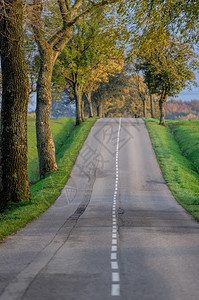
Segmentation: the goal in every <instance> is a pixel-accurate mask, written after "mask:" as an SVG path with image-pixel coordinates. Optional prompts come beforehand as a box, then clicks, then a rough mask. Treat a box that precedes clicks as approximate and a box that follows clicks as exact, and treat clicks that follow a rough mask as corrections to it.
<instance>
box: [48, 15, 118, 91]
mask: <svg viewBox="0 0 199 300" xmlns="http://www.w3.org/2000/svg"><path fill="white" fill-rule="evenodd" d="M113 22H114V18H113V17H110V16H109V15H108V16H107V14H105V13H102V14H101V15H100V16H99V15H92V16H91V17H90V18H87V19H86V20H83V21H81V22H79V23H78V24H77V25H76V26H75V27H74V30H73V34H72V38H71V40H70V41H69V43H68V45H67V47H66V48H65V49H64V51H63V52H62V54H61V55H60V56H59V58H58V61H57V63H56V65H55V68H54V76H53V83H54V86H55V87H56V88H57V86H58V87H60V90H61V89H63V88H65V87H68V88H69V89H70V88H71V89H72V91H73V93H74V85H75V83H77V84H78V85H79V86H81V87H82V92H84V93H87V92H88V91H89V90H93V89H95V86H96V85H97V84H98V83H99V82H101V81H106V80H107V78H108V76H109V75H110V74H111V73H113V72H116V71H117V70H121V68H122V67H123V60H122V58H123V50H122V49H119V48H118V43H117V36H118V32H117V31H114V29H113ZM116 46H117V47H116Z"/></svg>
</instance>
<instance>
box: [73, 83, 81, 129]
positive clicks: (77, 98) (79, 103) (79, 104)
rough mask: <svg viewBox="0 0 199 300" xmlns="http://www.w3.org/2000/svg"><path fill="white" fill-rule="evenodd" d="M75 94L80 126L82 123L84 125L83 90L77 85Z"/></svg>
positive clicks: (77, 119)
mask: <svg viewBox="0 0 199 300" xmlns="http://www.w3.org/2000/svg"><path fill="white" fill-rule="evenodd" d="M74 92H75V102H76V125H79V124H80V123H82V107H81V104H82V90H81V89H80V87H79V86H78V84H77V83H75V87H74Z"/></svg>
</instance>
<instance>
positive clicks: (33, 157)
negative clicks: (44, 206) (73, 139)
mask: <svg viewBox="0 0 199 300" xmlns="http://www.w3.org/2000/svg"><path fill="white" fill-rule="evenodd" d="M74 127H75V120H74V119H70V118H60V119H58V120H53V119H52V120H51V131H52V136H53V140H54V143H55V149H56V154H58V153H59V151H60V148H61V147H62V145H63V144H64V142H65V140H66V138H67V136H68V135H69V134H70V132H71V131H72V130H73V128H74ZM28 178H29V181H30V182H35V181H38V180H39V162H38V157H37V142H36V129H35V116H34V115H29V116H28Z"/></svg>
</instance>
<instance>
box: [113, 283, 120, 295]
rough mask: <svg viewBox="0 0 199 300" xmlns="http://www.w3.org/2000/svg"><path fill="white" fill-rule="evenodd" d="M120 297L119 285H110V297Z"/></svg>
mask: <svg viewBox="0 0 199 300" xmlns="http://www.w3.org/2000/svg"><path fill="white" fill-rule="evenodd" d="M119 295H120V285H119V284H112V290H111V296H119Z"/></svg>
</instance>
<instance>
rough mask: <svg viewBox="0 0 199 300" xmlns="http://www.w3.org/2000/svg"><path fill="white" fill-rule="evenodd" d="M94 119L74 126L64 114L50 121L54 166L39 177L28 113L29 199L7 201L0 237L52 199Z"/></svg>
mask: <svg viewBox="0 0 199 300" xmlns="http://www.w3.org/2000/svg"><path fill="white" fill-rule="evenodd" d="M95 121H96V119H94V118H92V119H88V120H86V121H85V122H84V123H82V124H80V125H79V126H74V120H71V119H67V118H63V119H58V120H52V121H51V129H52V134H53V138H54V141H55V147H56V161H57V164H58V170H57V171H55V172H52V173H48V174H47V176H46V178H45V179H43V180H39V173H38V160H37V150H36V137H35V125H34V124H35V119H34V117H31V116H29V117H28V149H29V150H28V161H29V180H30V181H31V183H32V184H31V195H32V199H31V200H30V201H23V202H20V203H18V204H13V203H12V204H10V205H8V207H7V209H6V210H5V211H4V212H3V213H2V214H1V216H0V239H2V238H3V237H5V236H7V235H9V234H11V233H13V232H15V231H16V230H18V229H19V228H21V227H23V226H25V225H26V224H27V223H29V222H30V221H31V220H33V219H35V218H37V217H38V216H39V215H40V214H41V213H42V212H44V211H45V210H46V209H47V208H48V207H49V206H50V205H51V204H52V203H53V202H54V201H55V200H56V198H57V197H58V196H59V194H60V189H62V188H63V187H64V185H65V184H66V182H67V180H68V178H69V176H70V172H71V169H72V167H73V164H74V162H75V159H76V157H77V155H78V153H79V151H80V149H81V148H82V145H83V143H84V141H85V139H86V137H87V136H88V133H89V131H90V129H91V127H92V126H93V125H94V123H95Z"/></svg>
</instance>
